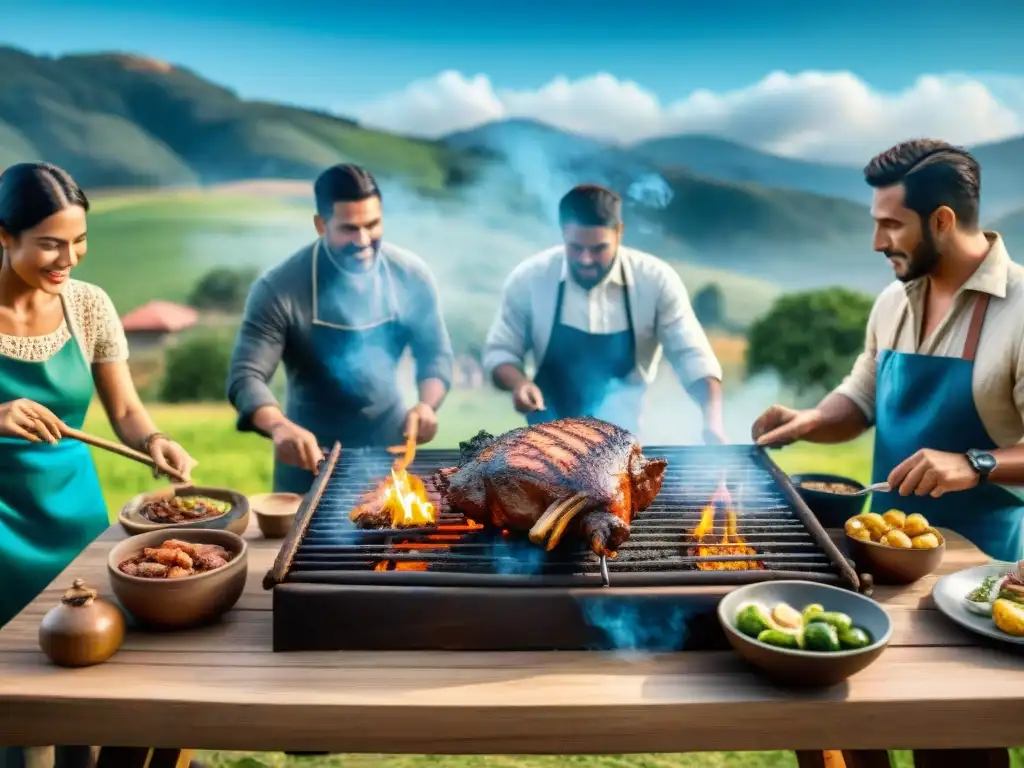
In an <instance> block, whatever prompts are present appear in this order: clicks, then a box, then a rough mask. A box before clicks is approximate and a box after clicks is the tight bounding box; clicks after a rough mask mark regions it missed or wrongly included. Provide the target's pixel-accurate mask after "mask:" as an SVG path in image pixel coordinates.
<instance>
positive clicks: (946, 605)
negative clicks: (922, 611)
mask: <svg viewBox="0 0 1024 768" xmlns="http://www.w3.org/2000/svg"><path fill="white" fill-rule="evenodd" d="M1015 567H1016V563H999V562H994V563H989V564H988V565H979V566H977V567H975V568H968V569H967V570H964V571H957V572H956V573H951V574H949V575H948V576H943V577H942V578H941V579H939V580H938V581H937V582H935V586H934V588H933V589H932V598H933V599H934V600H935V605H936V607H937V608H938V609H939V610H940V611H941V612H942V613H944V614H946V615H947V616H948V617H949V618H951V619H952V620H953V621H955V622H956V623H957V624H959V625H960V626H962V627H964V628H966V629H969V630H971V631H972V632H977V633H978V634H979V635H984V636H985V637H991V638H992V639H994V640H1001V641H1003V642H1004V643H1013V644H1014V645H1024V637H1014V636H1013V635H1008V634H1006V633H1005V632H1003V631H1002V630H1000V629H999V628H998V627H996V625H995V624H994V623H993V622H992V618H991V617H987V616H978V615H976V614H973V613H971V612H970V611H969V610H967V606H965V605H964V598H965V597H967V595H968V594H970V592H971V591H972V590H974V589H977V587H978V585H979V584H981V582H982V581H983V580H984V579H985V577H986V576H1003V575H1005V574H1006V573H1007V571H1009V570H1010V569H1011V568H1015ZM997 586H998V585H997Z"/></svg>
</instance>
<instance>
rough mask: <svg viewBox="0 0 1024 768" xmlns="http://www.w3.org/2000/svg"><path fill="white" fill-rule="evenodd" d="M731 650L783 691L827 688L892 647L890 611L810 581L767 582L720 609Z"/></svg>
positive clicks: (731, 597) (734, 595) (742, 590)
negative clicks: (802, 688)
mask: <svg viewBox="0 0 1024 768" xmlns="http://www.w3.org/2000/svg"><path fill="white" fill-rule="evenodd" d="M718 619H719V622H720V623H721V625H722V629H723V630H724V632H725V635H726V638H727V639H728V640H729V644H730V645H731V646H732V647H733V649H735V650H736V652H737V653H739V655H740V656H742V657H743V658H744V659H745V660H746V661H747V662H748V663H749V664H751V665H753V666H754V667H756V668H758V669H759V670H760V671H761V672H762V673H763V674H764V675H765V676H766V677H768V678H770V679H772V680H774V681H775V682H777V683H781V684H783V685H792V686H807V687H811V686H829V685H835V684H836V683H840V682H842V681H844V680H846V679H847V678H849V677H851V676H853V675H855V674H857V673H858V672H860V671H861V670H863V669H865V668H866V667H868V666H869V665H871V664H872V663H873V662H874V661H875V660H876V659H878V657H879V656H881V655H882V653H883V652H884V651H885V649H886V647H888V645H889V641H890V640H891V639H892V632H893V625H892V620H891V619H890V618H889V614H888V613H886V611H885V609H884V608H883V607H882V606H881V605H879V604H878V603H876V602H875V601H873V600H871V599H870V598H868V597H864V596H863V595H861V594H858V593H856V592H852V591H850V590H847V589H840V588H839V587H833V586H831V585H829V584H819V583H817V582H811V581H797V580H793V581H763V582H759V583H757V584H747V585H745V586H742V587H739V588H737V589H734V590H733V591H732V592H730V593H729V594H728V595H726V596H725V597H723V598H722V600H721V601H720V602H719V604H718Z"/></svg>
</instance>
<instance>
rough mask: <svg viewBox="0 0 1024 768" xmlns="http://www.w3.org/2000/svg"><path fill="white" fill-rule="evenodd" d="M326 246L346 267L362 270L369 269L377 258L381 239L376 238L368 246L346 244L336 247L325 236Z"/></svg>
mask: <svg viewBox="0 0 1024 768" xmlns="http://www.w3.org/2000/svg"><path fill="white" fill-rule="evenodd" d="M324 248H326V249H327V252H328V253H329V254H330V255H331V256H332V257H333V258H334V260H335V261H337V262H338V264H340V265H341V266H342V267H344V268H345V269H348V270H351V271H353V272H361V271H364V270H366V269H369V268H370V266H371V265H372V264H373V263H374V261H375V260H376V256H377V253H378V250H379V248H380V240H374V241H372V242H371V243H370V244H369V245H368V246H357V245H346V246H343V247H341V248H335V247H334V246H332V245H331V244H330V243H329V242H328V241H327V238H324Z"/></svg>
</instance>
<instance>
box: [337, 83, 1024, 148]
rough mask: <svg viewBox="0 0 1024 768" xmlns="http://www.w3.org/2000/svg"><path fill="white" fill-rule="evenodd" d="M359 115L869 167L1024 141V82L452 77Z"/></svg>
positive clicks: (439, 129) (425, 125) (390, 122)
mask: <svg viewBox="0 0 1024 768" xmlns="http://www.w3.org/2000/svg"><path fill="white" fill-rule="evenodd" d="M355 116H356V117H357V118H358V119H360V120H362V121H363V122H364V123H366V124H367V125H372V126H376V127H379V128H386V129H388V130H392V131H397V132H401V133H406V134H411V135H419V136H427V137H436V136H440V135H442V134H445V133H448V132H450V131H456V130H463V129H466V128H471V127H474V126H476V125H479V124H481V123H484V122H489V121H492V120H497V119H502V118H511V117H526V118H533V119H537V120H542V121H544V122H546V123H549V124H551V125H555V126H558V127H560V128H564V129H568V130H573V131H577V132H580V133H585V134H588V135H590V136H594V137H596V138H600V139H605V140H608V141H612V142H622V143H629V142H633V141H637V140H640V139H646V138H650V137H653V136H665V135H672V134H676V133H705V134H713V135H717V136H722V137H725V138H730V139H733V140H735V141H739V142H742V143H745V144H748V145H750V146H754V147H759V148H761V149H764V150H767V151H770V152H775V153H777V154H784V155H789V156H792V157H805V158H816V159H826V160H833V161H836V162H853V163H860V162H862V161H863V160H864V158H865V157H868V156H870V155H872V154H874V153H875V152H877V151H879V150H880V149H883V148H884V147H886V146H888V145H889V144H892V143H895V142H897V141H900V140H902V139H907V138H912V137H921V136H928V137H932V138H942V139H945V140H947V141H951V142H953V143H957V144H976V143H979V142H985V141H994V140H997V139H1002V138H1006V137H1008V136H1013V135H1016V134H1019V133H1024V80H1022V79H1017V78H1008V77H1005V76H992V77H988V78H984V77H983V78H980V79H979V78H971V77H967V76H964V75H957V74H949V75H922V76H921V77H919V78H918V79H917V81H916V82H915V83H914V84H913V85H912V86H911V87H909V88H907V89H905V90H902V91H898V92H892V93H883V92H880V91H876V90H873V89H872V88H871V87H870V86H869V85H868V84H867V83H865V82H864V81H862V80H860V79H859V78H858V77H857V76H856V75H853V74H851V73H849V72H813V71H808V72H800V73H798V74H795V75H791V74H788V73H785V72H772V73H770V74H769V75H767V76H766V77H764V78H763V79H762V80H760V81H759V82H757V83H754V84H752V85H750V86H747V87H745V88H741V89H738V90H734V91H725V92H714V91H709V90H696V91H693V92H692V93H691V94H690V95H689V96H687V97H686V98H684V99H682V100H680V101H676V102H673V103H670V104H662V103H661V101H659V99H658V97H657V96H656V95H655V94H653V93H651V92H650V91H647V90H645V89H644V88H643V87H641V86H640V85H639V84H637V83H635V82H631V81H628V80H619V79H617V78H615V77H614V76H612V75H610V74H605V73H600V74H597V75H593V76H590V77H586V78H582V79H580V80H575V81H570V80H568V79H566V78H564V77H557V78H555V79H554V80H552V81H551V82H549V83H548V84H546V85H544V86H542V87H540V88H538V89H537V90H528V91H514V90H501V89H496V88H495V87H494V85H493V84H492V83H491V82H490V80H489V79H488V78H487V76H486V75H476V76H474V77H471V78H467V77H466V76H464V75H462V74H461V73H459V72H454V71H447V72H443V73H441V74H440V75H438V76H437V77H435V78H432V79H427V80H419V81H416V82H414V83H412V84H410V85H409V86H408V87H406V88H405V89H404V90H402V91H399V92H396V93H391V94H388V95H385V96H383V97H381V98H380V99H378V100H376V101H373V102H370V103H367V104H363V105H362V106H360V107H358V108H357V109H356V110H355Z"/></svg>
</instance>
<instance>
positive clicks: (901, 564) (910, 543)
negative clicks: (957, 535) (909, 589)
mask: <svg viewBox="0 0 1024 768" xmlns="http://www.w3.org/2000/svg"><path fill="white" fill-rule="evenodd" d="M845 528H846V538H847V540H848V544H849V550H850V556H851V557H852V558H853V560H854V562H855V563H856V564H857V569H858V570H861V571H865V572H867V573H870V574H871V575H872V576H873V577H874V579H875V581H876V582H878V583H880V584H910V583H911V582H914V581H917V580H918V579H920V578H923V577H925V576H927V575H928V574H929V573H932V572H933V571H934V570H935V569H936V568H938V567H939V564H940V563H941V562H942V557H943V555H944V554H945V552H946V540H945V538H944V537H943V536H942V534H941V533H939V532H938V531H937V530H936V529H935V528H933V527H932V526H931V524H930V523H929V522H928V519H927V518H926V517H925V516H924V515H919V514H911V515H907V514H905V513H903V512H901V511H900V510H898V509H890V510H889V511H888V512H886V513H885V514H881V515H880V514H878V513H877V512H864V513H862V514H859V515H854V516H853V517H851V518H850V519H849V520H847V521H846V525H845Z"/></svg>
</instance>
